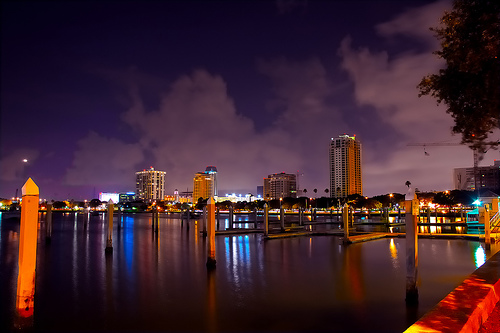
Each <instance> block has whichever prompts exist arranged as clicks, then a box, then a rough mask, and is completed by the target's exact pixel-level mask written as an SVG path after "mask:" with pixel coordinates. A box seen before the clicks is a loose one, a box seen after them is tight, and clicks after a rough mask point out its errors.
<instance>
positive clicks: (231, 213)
mask: <svg viewBox="0 0 500 333" xmlns="http://www.w3.org/2000/svg"><path fill="white" fill-rule="evenodd" d="M233 222H234V209H233V206H230V207H229V228H232V227H233Z"/></svg>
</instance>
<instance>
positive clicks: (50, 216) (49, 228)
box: [45, 203, 52, 243]
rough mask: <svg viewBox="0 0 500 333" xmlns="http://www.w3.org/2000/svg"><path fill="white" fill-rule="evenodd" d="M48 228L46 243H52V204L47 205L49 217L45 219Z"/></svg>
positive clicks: (46, 229) (46, 230)
mask: <svg viewBox="0 0 500 333" xmlns="http://www.w3.org/2000/svg"><path fill="white" fill-rule="evenodd" d="M45 222H46V223H47V226H46V228H45V242H46V243H50V242H51V241H52V204H51V203H47V217H46V219H45Z"/></svg>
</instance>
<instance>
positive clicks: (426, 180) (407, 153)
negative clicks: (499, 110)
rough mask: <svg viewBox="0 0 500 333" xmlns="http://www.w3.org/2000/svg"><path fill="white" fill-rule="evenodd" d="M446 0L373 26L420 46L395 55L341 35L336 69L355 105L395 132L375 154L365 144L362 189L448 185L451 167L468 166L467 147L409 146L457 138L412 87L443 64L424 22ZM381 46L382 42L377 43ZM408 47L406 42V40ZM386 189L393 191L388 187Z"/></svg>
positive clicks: (433, 18) (445, 118)
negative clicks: (342, 73)
mask: <svg viewBox="0 0 500 333" xmlns="http://www.w3.org/2000/svg"><path fill="white" fill-rule="evenodd" d="M446 8H449V2H448V1H439V2H436V3H433V4H430V5H426V6H422V7H418V8H413V9H409V10H408V11H406V12H405V13H402V14H401V15H399V16H398V17H395V18H394V19H393V20H391V21H389V22H384V23H381V24H379V25H377V26H376V30H377V32H378V33H379V34H380V35H381V37H383V38H391V37H394V36H403V37H404V38H405V39H406V43H408V41H412V40H413V41H415V43H420V45H425V47H423V48H420V49H417V48H415V47H412V46H409V48H410V47H411V49H407V50H404V51H401V52H398V53H393V52H392V53H391V51H390V50H382V51H373V50H370V49H369V48H368V47H365V46H362V47H357V48H356V47H354V46H353V40H352V39H351V38H350V37H346V38H344V39H343V40H342V42H341V44H340V47H339V55H340V57H341V68H342V69H343V70H345V71H346V72H347V73H348V75H349V78H350V80H351V81H352V83H353V84H354V97H355V102H356V103H357V105H358V106H365V107H368V108H367V109H366V112H375V113H376V114H377V116H378V117H379V118H380V119H382V120H383V121H384V122H385V123H386V124H387V125H389V126H390V127H391V128H393V129H394V130H395V131H397V132H398V133H399V141H398V142H386V150H387V151H389V152H390V153H389V154H388V155H386V156H384V158H383V159H381V158H379V156H378V154H376V153H374V152H373V151H370V147H371V145H370V142H365V143H366V144H365V145H364V169H363V178H364V189H365V191H366V192H367V193H370V194H371V193H373V191H374V190H375V189H379V190H380V189H383V188H387V190H388V191H391V190H394V191H397V190H401V191H402V190H403V189H404V182H405V181H406V180H408V179H405V178H407V177H411V178H412V179H409V180H410V181H411V182H412V183H413V184H415V186H416V187H419V188H420V189H421V190H441V189H449V188H452V186H453V184H452V171H453V168H455V167H464V166H471V165H472V152H471V151H470V150H469V149H468V148H466V147H453V146H451V147H432V148H430V147H428V148H427V149H428V151H432V152H431V154H430V155H429V156H426V155H424V154H423V147H408V146H407V144H408V143H416V142H436V143H439V142H459V141H460V138H459V137H455V136H453V135H452V133H451V127H452V126H453V119H452V118H451V116H450V115H448V114H447V113H446V111H445V106H443V105H441V106H437V105H436V101H435V100H433V99H432V98H430V97H422V98H419V97H418V90H417V85H418V83H419V82H420V80H421V78H422V77H424V76H425V75H427V74H429V73H434V72H437V71H438V70H439V69H440V68H442V66H443V62H442V61H440V60H439V59H438V58H437V57H436V56H435V55H433V54H432V52H433V51H434V49H433V48H435V46H436V42H435V37H433V35H432V32H430V31H429V29H428V28H429V26H436V25H437V22H439V20H438V19H439V17H440V16H442V15H443V11H444V10H445V9H446ZM380 44H381V45H383V43H380ZM409 45H411V44H409ZM391 187H392V188H393V189H391Z"/></svg>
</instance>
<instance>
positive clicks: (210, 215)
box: [205, 197, 216, 269]
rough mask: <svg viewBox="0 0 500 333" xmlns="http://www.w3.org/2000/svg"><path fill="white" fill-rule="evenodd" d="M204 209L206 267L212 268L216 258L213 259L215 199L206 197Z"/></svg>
mask: <svg viewBox="0 0 500 333" xmlns="http://www.w3.org/2000/svg"><path fill="white" fill-rule="evenodd" d="M205 211H206V212H207V214H205V216H207V223H206V224H207V233H208V242H207V268H209V269H213V268H215V264H216V260H215V201H214V198H213V197H210V199H208V204H207V206H206V207H205Z"/></svg>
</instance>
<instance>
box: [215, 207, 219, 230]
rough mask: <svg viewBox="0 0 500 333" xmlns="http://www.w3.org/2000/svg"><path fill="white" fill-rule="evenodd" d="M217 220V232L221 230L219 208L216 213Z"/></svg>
mask: <svg viewBox="0 0 500 333" xmlns="http://www.w3.org/2000/svg"><path fill="white" fill-rule="evenodd" d="M216 216H217V217H216V219H217V230H220V223H219V221H220V211H219V208H217V211H216Z"/></svg>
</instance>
